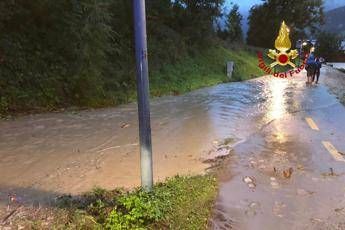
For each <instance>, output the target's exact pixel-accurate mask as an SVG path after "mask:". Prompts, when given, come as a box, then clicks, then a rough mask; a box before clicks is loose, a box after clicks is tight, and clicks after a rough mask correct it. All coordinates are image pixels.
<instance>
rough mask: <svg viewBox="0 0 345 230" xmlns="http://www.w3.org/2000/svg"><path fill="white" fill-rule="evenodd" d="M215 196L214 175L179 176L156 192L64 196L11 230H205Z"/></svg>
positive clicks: (21, 219)
mask: <svg viewBox="0 0 345 230" xmlns="http://www.w3.org/2000/svg"><path fill="white" fill-rule="evenodd" d="M216 195H217V180H216V179H215V177H214V176H212V175H205V176H194V177H181V176H176V177H174V178H171V179H168V180H167V181H166V182H164V183H158V184H156V185H155V186H154V189H153V191H152V192H145V191H143V190H141V189H136V190H133V191H131V192H126V191H123V190H114V191H106V190H103V189H94V190H93V191H92V192H90V193H87V194H84V195H82V196H80V197H71V196H62V197H60V198H59V199H58V200H57V207H56V208H52V210H50V211H47V210H45V209H42V210H36V211H35V212H29V213H31V214H30V215H31V217H30V215H27V216H26V218H24V219H23V218H20V219H17V220H16V219H15V220H12V221H11V224H12V225H16V226H22V227H24V228H25V229H111V230H112V229H114V230H118V229H124V230H125V229H206V228H207V224H208V218H209V217H210V215H211V210H212V206H213V202H214V200H215V198H216ZM38 212H39V213H38Z"/></svg>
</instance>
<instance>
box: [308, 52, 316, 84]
mask: <svg viewBox="0 0 345 230" xmlns="http://www.w3.org/2000/svg"><path fill="white" fill-rule="evenodd" d="M305 69H306V70H307V82H306V84H307V85H310V84H311V83H312V82H313V76H314V74H315V69H316V63H315V56H314V54H313V53H310V55H309V57H308V59H307V63H306V67H305Z"/></svg>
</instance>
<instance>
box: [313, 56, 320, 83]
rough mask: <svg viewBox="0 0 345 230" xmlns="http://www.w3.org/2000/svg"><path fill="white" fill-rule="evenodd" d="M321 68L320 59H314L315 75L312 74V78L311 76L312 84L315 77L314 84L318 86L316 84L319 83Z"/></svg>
mask: <svg viewBox="0 0 345 230" xmlns="http://www.w3.org/2000/svg"><path fill="white" fill-rule="evenodd" d="M321 67H322V63H321V60H320V58H316V59H315V73H314V76H313V82H314V80H315V76H316V81H315V84H318V83H319V77H320V69H321Z"/></svg>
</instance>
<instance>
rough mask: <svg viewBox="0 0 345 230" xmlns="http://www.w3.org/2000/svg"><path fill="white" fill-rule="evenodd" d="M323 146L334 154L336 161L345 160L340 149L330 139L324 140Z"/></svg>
mask: <svg viewBox="0 0 345 230" xmlns="http://www.w3.org/2000/svg"><path fill="white" fill-rule="evenodd" d="M322 144H323V146H325V148H326V149H327V150H328V152H329V153H330V154H331V155H332V156H333V158H334V159H335V160H336V161H343V162H345V159H344V157H343V156H342V155H341V154H340V153H339V151H338V150H337V149H336V148H335V147H334V146H333V145H332V143H331V142H329V141H322Z"/></svg>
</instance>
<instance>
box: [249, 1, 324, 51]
mask: <svg viewBox="0 0 345 230" xmlns="http://www.w3.org/2000/svg"><path fill="white" fill-rule="evenodd" d="M283 20H285V22H286V23H287V25H288V26H289V27H290V31H291V33H290V35H291V38H292V40H293V41H296V40H297V39H298V38H306V37H307V36H306V35H307V33H310V34H312V35H313V34H314V35H315V34H316V32H317V31H318V28H319V27H320V24H322V23H323V20H324V15H323V0H304V1H301V0H263V3H262V4H260V5H255V6H253V7H252V8H251V10H250V15H249V17H248V24H249V30H248V34H247V42H248V44H250V45H253V46H259V47H265V48H269V47H272V45H273V44H274V40H275V38H276V36H277V34H278V31H279V28H280V24H281V22H282V21H283Z"/></svg>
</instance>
